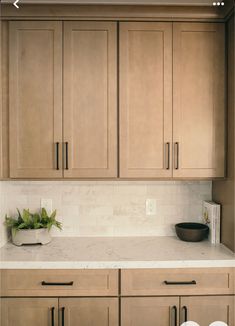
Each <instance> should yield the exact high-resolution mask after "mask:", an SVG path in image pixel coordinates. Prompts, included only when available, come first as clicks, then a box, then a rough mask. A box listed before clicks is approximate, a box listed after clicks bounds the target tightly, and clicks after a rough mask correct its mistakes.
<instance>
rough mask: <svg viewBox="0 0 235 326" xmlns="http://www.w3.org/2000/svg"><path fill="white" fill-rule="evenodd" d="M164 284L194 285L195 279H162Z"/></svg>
mask: <svg viewBox="0 0 235 326" xmlns="http://www.w3.org/2000/svg"><path fill="white" fill-rule="evenodd" d="M163 283H164V284H166V285H196V284H197V282H196V281H195V280H193V281H185V282H184V281H182V282H180V281H179V282H177V281H164V282H163Z"/></svg>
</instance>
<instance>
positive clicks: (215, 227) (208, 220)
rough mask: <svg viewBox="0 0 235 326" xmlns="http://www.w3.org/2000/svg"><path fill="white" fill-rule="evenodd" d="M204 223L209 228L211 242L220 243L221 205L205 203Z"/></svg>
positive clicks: (210, 202)
mask: <svg viewBox="0 0 235 326" xmlns="http://www.w3.org/2000/svg"><path fill="white" fill-rule="evenodd" d="M203 222H204V223H205V224H207V225H208V226H209V229H210V232H209V240H210V242H211V243H212V244H218V243H220V205H219V204H217V203H215V202H212V201H204V202H203Z"/></svg>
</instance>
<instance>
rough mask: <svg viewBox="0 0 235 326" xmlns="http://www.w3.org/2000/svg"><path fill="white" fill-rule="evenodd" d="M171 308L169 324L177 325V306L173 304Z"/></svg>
mask: <svg viewBox="0 0 235 326" xmlns="http://www.w3.org/2000/svg"><path fill="white" fill-rule="evenodd" d="M171 310H172V312H173V313H174V314H173V316H172V315H171V326H177V319H178V318H177V307H176V306H173V307H172V308H171Z"/></svg>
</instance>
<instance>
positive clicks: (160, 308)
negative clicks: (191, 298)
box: [121, 297, 179, 326]
mask: <svg viewBox="0 0 235 326" xmlns="http://www.w3.org/2000/svg"><path fill="white" fill-rule="evenodd" d="M121 307H122V319H121V325H122V326H132V325H134V326H143V325H147V326H156V325H157V326H166V325H175V324H174V318H175V316H174V311H173V307H176V309H177V311H179V298H178V297H169V298H167V297H157V298H122V299H121ZM177 324H178V323H177Z"/></svg>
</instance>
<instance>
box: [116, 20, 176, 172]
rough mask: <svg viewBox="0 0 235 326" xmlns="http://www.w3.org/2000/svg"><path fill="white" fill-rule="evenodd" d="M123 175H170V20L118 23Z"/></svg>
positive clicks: (121, 161)
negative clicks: (167, 21)
mask: <svg viewBox="0 0 235 326" xmlns="http://www.w3.org/2000/svg"><path fill="white" fill-rule="evenodd" d="M119 62H120V176H121V177H123V178H125V177H127V178H158V177H171V176H172V164H171V158H172V156H171V150H172V146H171V143H172V24H171V23H152V22H151V23H143V22H131V23H121V24H120V61H119Z"/></svg>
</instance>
